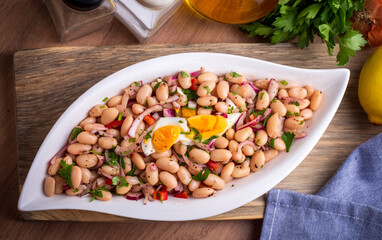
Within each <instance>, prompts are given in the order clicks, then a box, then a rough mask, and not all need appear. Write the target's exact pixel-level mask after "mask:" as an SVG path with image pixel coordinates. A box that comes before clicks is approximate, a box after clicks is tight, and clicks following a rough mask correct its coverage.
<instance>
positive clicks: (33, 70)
mask: <svg viewBox="0 0 382 240" xmlns="http://www.w3.org/2000/svg"><path fill="white" fill-rule="evenodd" d="M181 52H218V53H229V54H237V55H242V56H247V57H254V58H258V59H262V60H267V61H272V62H276V63H280V64H286V65H289V66H295V67H304V68H335V67H336V64H335V59H334V58H329V57H328V56H327V49H326V46H325V45H324V44H313V45H311V46H310V47H309V48H307V49H304V50H303V51H301V50H300V49H299V48H298V47H297V46H296V45H294V44H278V45H274V46H272V45H269V44H195V45H137V46H114V47H66V48H46V49H36V50H25V51H20V52H17V53H16V54H15V55H14V70H15V82H16V84H15V87H16V111H17V134H18V159H19V184H20V189H21V187H22V185H23V183H24V180H25V178H26V175H27V173H28V170H29V167H30V165H31V163H32V161H33V158H34V156H35V154H36V153H37V150H38V148H39V146H40V145H41V143H42V141H43V140H44V138H45V136H46V135H47V133H48V132H49V130H50V128H51V127H52V126H53V124H54V122H55V121H56V120H57V119H58V118H59V117H60V115H61V114H62V113H63V112H64V110H65V109H66V108H67V107H68V106H69V105H70V104H71V103H72V102H73V101H74V100H75V99H76V98H77V97H79V96H80V95H81V94H82V93H83V92H85V91H86V90H87V89H88V88H89V87H91V86H92V85H93V84H95V83H97V82H98V81H100V80H102V79H103V78H104V77H106V76H108V75H109V74H111V73H113V72H115V71H118V70H120V69H122V68H124V67H127V66H129V65H132V64H134V63H137V62H140V61H143V60H146V59H150V58H154V57H159V56H164V55H168V54H173V53H181ZM371 52H372V49H366V50H363V51H360V52H358V53H357V58H356V59H352V60H351V62H350V64H348V65H347V66H346V67H347V68H349V69H350V70H351V79H350V82H349V86H348V89H347V91H346V94H345V97H344V99H343V100H342V103H341V105H340V107H339V109H338V111H337V114H336V115H335V117H334V119H333V121H332V122H331V124H330V126H329V128H328V129H327V130H326V132H325V134H324V135H323V136H322V137H321V139H320V141H319V142H318V144H317V145H316V146H315V148H314V149H313V151H312V152H311V153H310V154H309V156H308V157H307V158H306V159H305V160H304V161H303V162H302V163H301V164H300V166H298V167H297V168H296V169H295V170H294V171H293V172H292V173H291V174H290V175H289V176H288V177H287V178H285V179H284V180H283V181H282V182H281V183H280V184H279V185H277V186H276V188H282V189H289V190H292V191H297V192H301V193H310V194H314V193H315V192H317V191H318V190H319V189H320V188H321V187H322V186H323V185H324V184H325V182H326V181H327V180H328V179H329V178H330V177H331V176H332V175H333V174H334V172H335V171H336V170H337V169H338V167H339V166H340V164H341V163H342V162H343V161H344V160H345V159H346V157H347V155H348V154H349V153H350V152H351V151H352V150H353V149H354V148H355V147H356V146H357V145H359V144H361V143H362V142H364V141H365V140H367V139H369V138H370V137H372V136H374V135H376V134H377V133H379V132H381V131H382V127H376V126H373V125H371V124H370V123H369V122H368V120H367V116H366V114H365V113H364V112H363V110H362V108H361V106H360V104H359V102H358V96H357V83H358V76H359V72H360V70H361V67H362V64H363V63H364V61H365V60H366V58H367V56H368V55H369V54H370V53H371ZM200 64H201V65H203V63H200ZM253 67H254V68H256V66H253ZM147 71H150V69H147ZM265 201H266V197H265V196H261V197H260V198H258V199H256V200H254V201H252V202H250V203H248V204H246V205H244V206H242V207H239V208H237V209H235V210H232V211H230V212H227V213H223V214H220V215H218V216H214V217H211V218H208V220H227V219H257V218H262V217H263V213H264V208H265ZM21 217H22V218H23V219H26V220H64V221H69V220H70V221H92V222H94V221H128V220H131V219H128V218H123V217H118V216H113V215H108V214H103V213H96V212H90V211H79V210H52V211H36V212H21ZM134 221H135V220H134Z"/></svg>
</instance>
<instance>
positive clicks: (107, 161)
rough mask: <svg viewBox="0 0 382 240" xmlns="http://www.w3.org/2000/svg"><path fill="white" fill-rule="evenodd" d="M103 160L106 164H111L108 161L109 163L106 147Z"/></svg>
mask: <svg viewBox="0 0 382 240" xmlns="http://www.w3.org/2000/svg"><path fill="white" fill-rule="evenodd" d="M104 155H105V162H106V163H107V164H109V165H110V166H112V165H111V164H110V163H109V160H110V159H109V150H108V149H106V150H105V154H104Z"/></svg>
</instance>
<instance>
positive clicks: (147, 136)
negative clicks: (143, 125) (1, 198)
mask: <svg viewBox="0 0 382 240" xmlns="http://www.w3.org/2000/svg"><path fill="white" fill-rule="evenodd" d="M151 132H152V130H150V131H149V132H148V133H147V134H146V136H145V137H144V138H143V139H144V140H147V139H150V138H151V134H150V133H151Z"/></svg>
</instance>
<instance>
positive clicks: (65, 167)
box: [57, 160, 74, 189]
mask: <svg viewBox="0 0 382 240" xmlns="http://www.w3.org/2000/svg"><path fill="white" fill-rule="evenodd" d="M60 164H61V167H62V168H60V170H58V172H57V175H58V176H60V177H62V178H63V179H64V180H65V183H66V184H68V185H69V186H70V187H71V188H72V189H73V184H72V178H71V177H72V168H73V166H74V163H72V164H70V165H69V164H66V162H65V161H64V160H61V163H60Z"/></svg>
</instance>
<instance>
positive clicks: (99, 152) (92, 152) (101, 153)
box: [90, 150, 103, 155]
mask: <svg viewBox="0 0 382 240" xmlns="http://www.w3.org/2000/svg"><path fill="white" fill-rule="evenodd" d="M90 152H91V153H94V154H98V155H103V154H102V153H100V152H96V151H92V150H90Z"/></svg>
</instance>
